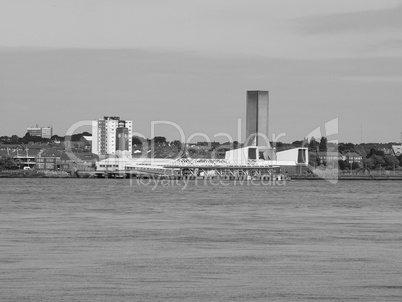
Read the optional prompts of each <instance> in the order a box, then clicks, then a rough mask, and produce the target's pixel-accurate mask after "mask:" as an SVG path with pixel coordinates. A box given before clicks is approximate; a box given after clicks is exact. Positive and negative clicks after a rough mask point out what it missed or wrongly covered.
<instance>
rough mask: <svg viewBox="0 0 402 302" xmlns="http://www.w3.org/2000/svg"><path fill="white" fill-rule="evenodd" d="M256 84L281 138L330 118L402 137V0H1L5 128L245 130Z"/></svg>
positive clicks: (343, 137)
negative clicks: (109, 119)
mask: <svg viewBox="0 0 402 302" xmlns="http://www.w3.org/2000/svg"><path fill="white" fill-rule="evenodd" d="M247 90H269V92H270V131H271V133H275V134H276V135H278V134H279V133H286V136H285V137H284V138H283V139H282V141H287V142H292V141H294V140H299V139H303V137H305V136H307V135H308V134H309V133H310V132H311V131H313V130H314V129H316V128H317V127H323V126H324V124H325V123H326V122H328V121H329V120H332V119H334V118H339V140H340V141H343V142H349V141H350V142H354V143H360V142H361V140H363V142H391V141H400V138H401V131H402V1H401V0H400V1H396V0H376V1H373V0H353V1H350V0H338V1H333V0H332V1H329V0H304V1H301V0H277V1H270V0H263V1H253V0H247V1H246V0H244V1H239V0H225V1H219V0H213V1H212V0H202V1H189V0H172V1H167V0H161V1H135V0H113V1H112V0H110V1H106V0H93V1H85V0H77V1H75V0H65V1H57V0H36V1H32V0H19V1H16V0H0V100H1V107H2V108H1V113H2V115H1V119H0V135H12V134H17V135H19V136H22V135H24V134H25V132H26V128H27V127H29V126H33V125H35V124H39V125H40V126H48V125H50V126H53V127H54V133H56V134H59V135H64V134H65V132H66V130H67V129H68V127H69V126H70V125H71V124H73V123H75V122H77V121H80V120H91V119H98V118H101V117H103V116H104V115H117V116H121V117H122V118H124V119H130V120H133V123H134V126H133V127H134V131H136V132H139V133H143V134H144V135H146V136H147V137H149V136H150V133H151V131H150V126H151V121H157V120H168V121H172V122H175V123H177V124H179V125H180V126H181V127H182V128H183V130H184V131H185V133H186V135H187V137H188V136H190V135H191V134H193V133H196V132H203V133H206V134H207V135H208V136H210V137H211V139H213V135H214V134H216V133H220V132H226V133H228V134H230V135H232V136H233V138H234V139H235V140H236V139H237V129H238V124H237V123H238V122H237V120H238V118H241V119H242V123H243V131H242V132H243V137H244V127H245V108H246V104H245V96H246V91H247ZM323 134H324V135H325V132H324V133H323ZM156 135H163V136H167V138H168V139H169V140H171V139H176V138H177V137H178V136H177V131H175V129H174V128H173V127H169V126H162V127H161V126H160V127H157V128H156ZM195 140H197V139H195ZM200 140H201V139H200ZM241 140H242V139H241Z"/></svg>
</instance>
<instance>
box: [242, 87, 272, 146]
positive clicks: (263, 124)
mask: <svg viewBox="0 0 402 302" xmlns="http://www.w3.org/2000/svg"><path fill="white" fill-rule="evenodd" d="M246 114H247V117H246V137H247V140H246V144H247V145H248V146H258V147H262V148H261V149H269V148H270V144H269V142H268V122H269V99H268V91H261V90H253V91H247V109H246ZM264 147H265V148H264Z"/></svg>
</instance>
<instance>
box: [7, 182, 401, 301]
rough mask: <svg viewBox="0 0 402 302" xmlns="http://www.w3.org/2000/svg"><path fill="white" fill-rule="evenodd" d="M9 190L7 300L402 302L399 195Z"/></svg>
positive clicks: (99, 185) (234, 186)
mask: <svg viewBox="0 0 402 302" xmlns="http://www.w3.org/2000/svg"><path fill="white" fill-rule="evenodd" d="M225 184H226V185H219V186H218V185H213V184H209V185H203V184H201V183H200V182H199V183H198V184H195V183H194V181H193V182H191V183H189V184H188V186H187V187H186V188H185V189H184V190H183V188H184V184H183V183H181V184H180V185H177V184H174V185H171V184H169V185H167V184H166V183H165V186H163V185H158V186H156V187H154V186H152V185H150V186H145V185H143V184H138V183H136V182H135V181H134V182H133V183H132V185H130V181H129V180H105V179H0V300H1V301H311V300H316V301H321V300H326V301H402V195H401V192H402V191H401V186H402V182H399V181H393V182H391V181H390V182H386V181H380V182H374V181H356V182H354V181H344V182H340V183H338V184H337V185H332V184H330V183H328V182H325V181H317V182H316V181H314V182H313V181H311V182H310V181H308V182H307V181H304V182H303V181H291V182H287V183H286V185H284V186H266V185H246V184H243V185H242V186H241V185H239V184H238V183H234V182H227V183H225Z"/></svg>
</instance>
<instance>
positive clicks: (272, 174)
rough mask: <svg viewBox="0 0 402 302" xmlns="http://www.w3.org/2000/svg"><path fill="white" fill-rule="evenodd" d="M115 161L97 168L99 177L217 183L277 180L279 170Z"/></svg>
mask: <svg viewBox="0 0 402 302" xmlns="http://www.w3.org/2000/svg"><path fill="white" fill-rule="evenodd" d="M118 162H119V159H118V158H115V159H114V160H113V162H109V164H106V165H105V164H103V165H98V166H97V169H96V172H95V174H96V176H97V177H106V178H132V177H138V178H149V177H166V178H179V179H180V178H192V179H195V178H204V179H205V178H218V179H232V180H235V179H262V180H263V179H273V180H274V179H277V178H278V177H280V167H279V166H274V165H272V164H268V163H267V162H264V161H259V160H248V161H247V162H241V163H234V162H230V161H227V160H225V159H187V158H178V159H174V160H169V161H165V162H164V163H163V162H156V163H152V162H150V163H148V162H140V161H129V162H124V163H123V164H121V163H118Z"/></svg>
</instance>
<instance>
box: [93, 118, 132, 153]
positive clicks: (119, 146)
mask: <svg viewBox="0 0 402 302" xmlns="http://www.w3.org/2000/svg"><path fill="white" fill-rule="evenodd" d="M132 128H133V122H132V121H126V120H121V119H120V117H118V116H105V117H104V118H103V119H99V120H95V121H92V153H94V154H97V155H112V154H116V153H117V152H119V151H122V152H126V153H128V154H129V155H130V154H131V152H132Z"/></svg>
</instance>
